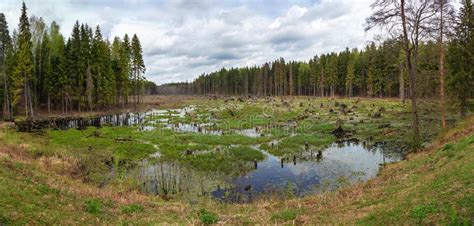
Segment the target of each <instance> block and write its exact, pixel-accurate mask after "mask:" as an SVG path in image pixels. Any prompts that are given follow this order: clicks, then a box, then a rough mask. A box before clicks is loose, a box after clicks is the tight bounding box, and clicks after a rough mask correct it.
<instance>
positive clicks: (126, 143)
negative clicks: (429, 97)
mask: <svg viewBox="0 0 474 226" xmlns="http://www.w3.org/2000/svg"><path fill="white" fill-rule="evenodd" d="M193 101H194V100H190V101H188V102H187V104H189V103H193V104H197V105H198V109H199V112H203V113H209V112H213V111H215V112H219V111H221V110H219V109H221V108H222V109H225V108H226V107H233V108H235V109H236V110H235V111H236V112H237V116H238V117H239V118H240V119H245V118H246V117H247V116H252V115H254V114H257V113H258V111H259V110H262V108H263V107H259V106H263V105H262V102H263V101H260V100H259V101H257V102H255V103H251V102H250V103H246V102H244V103H241V102H236V101H234V102H228V103H224V101H215V102H212V101H207V100H198V101H195V102H193ZM335 101H339V102H344V103H345V104H346V105H347V106H348V108H351V107H352V106H355V105H356V102H357V100H335ZM335 101H332V100H327V99H314V100H313V99H311V100H307V99H306V98H301V99H296V101H294V102H295V103H290V105H291V106H290V107H289V108H287V107H284V106H283V105H282V104H281V103H280V102H279V101H274V103H272V104H275V105H277V104H278V105H280V107H277V109H276V111H275V113H274V115H272V116H271V117H272V118H271V121H272V123H274V124H279V123H281V124H284V123H286V122H287V121H288V120H295V121H298V124H297V125H298V126H299V127H300V129H301V127H303V126H302V125H304V124H305V125H307V126H304V128H305V129H307V130H305V131H307V132H305V133H303V134H301V133H300V134H298V132H297V133H296V135H291V136H290V135H279V136H274V137H276V138H278V140H279V145H278V147H275V146H274V147H273V148H272V147H271V146H270V145H267V142H269V141H270V140H269V138H268V137H267V136H264V137H258V138H252V137H245V136H242V135H238V134H229V135H225V136H212V135H201V134H196V133H176V132H173V131H170V130H159V131H149V132H138V131H137V129H136V128H133V127H129V128H126V127H103V128H100V129H96V128H88V129H87V130H84V131H78V130H67V131H47V132H46V133H42V134H26V133H17V132H14V131H13V130H11V129H8V128H5V127H2V128H1V132H0V144H1V145H0V194H2V198H1V199H0V224H129V223H134V224H157V223H164V224H166V223H168V224H169V223H178V224H193V223H203V224H205V223H210V224H213V223H228V224H265V223H267V224H268V223H275V222H277V223H280V224H284V223H292V222H296V223H306V224H329V223H339V224H364V225H365V224H369V225H381V224H456V225H459V224H466V225H469V224H472V222H474V189H473V188H474V118H473V117H471V118H468V119H466V120H464V121H462V122H460V123H459V125H458V126H456V127H454V128H452V129H450V130H446V131H443V132H442V133H441V134H440V135H437V136H435V135H433V134H436V133H438V132H437V131H438V128H437V127H436V123H433V122H431V124H433V125H431V127H425V128H428V129H425V130H424V135H426V137H428V138H429V139H431V141H430V142H428V141H425V149H424V151H421V152H419V153H413V154H410V155H409V156H408V159H407V160H406V161H402V162H398V163H391V164H387V165H386V166H385V167H384V169H383V170H382V171H381V172H380V174H379V176H378V177H376V178H374V179H372V180H370V181H368V182H366V183H360V184H356V185H352V186H348V187H344V188H341V189H339V190H337V191H335V192H327V193H322V194H319V195H313V196H308V197H304V198H292V199H288V200H279V199H272V198H270V199H265V200H259V201H256V202H254V203H250V204H225V203H220V202H217V201H214V200H210V199H208V198H196V199H193V200H191V201H189V200H182V199H179V198H174V199H171V200H163V199H161V197H158V196H153V195H148V194H142V193H139V192H137V189H135V185H133V182H130V181H129V179H128V178H127V176H126V175H127V171H126V170H123V171H122V172H121V171H120V170H119V172H118V175H119V176H118V177H117V178H115V179H112V180H115V181H111V182H110V183H109V185H108V186H105V187H100V186H99V185H101V184H102V182H103V181H104V177H105V178H108V177H109V165H108V164H110V162H112V163H113V165H115V167H119V168H124V169H125V168H127V167H133V165H134V164H135V163H136V162H137V161H140V160H141V159H143V158H148V157H149V155H150V154H151V153H153V152H155V151H156V149H155V147H154V145H157V146H158V148H159V150H160V152H161V153H162V154H163V156H164V157H166V158H170V159H173V160H176V161H182V162H183V163H186V164H189V165H190V166H192V167H194V169H200V170H209V169H212V170H217V171H223V172H235V171H236V169H237V171H238V172H244V171H245V170H246V169H247V168H252V167H253V165H252V161H253V160H255V159H257V160H260V159H262V158H264V157H265V156H263V155H262V154H261V153H260V152H258V151H255V150H254V149H253V148H252V146H253V145H259V144H264V145H267V150H269V151H271V152H272V153H278V154H279V155H285V154H289V153H294V152H296V151H297V149H304V144H305V142H308V143H309V144H310V146H311V147H323V146H324V145H325V144H329V143H331V142H332V141H333V140H332V139H333V138H332V137H331V136H330V135H329V132H330V131H331V130H332V129H333V128H335V127H336V123H337V122H336V121H337V120H338V118H339V119H342V121H343V128H345V129H348V130H355V131H354V134H355V136H357V137H360V138H364V137H368V136H372V137H373V139H374V140H377V139H384V140H397V137H398V138H400V137H405V136H406V134H405V135H403V134H404V133H403V128H405V127H406V126H407V125H408V120H409V114H408V113H406V111H407V106H406V104H402V103H400V102H397V101H392V100H375V101H369V100H361V101H360V102H359V103H358V104H357V108H356V109H357V110H356V115H350V114H349V115H344V114H341V113H340V112H339V113H329V109H331V108H332V109H333V111H334V109H336V106H335ZM300 102H302V103H303V104H302V105H300ZM207 103H210V104H209V105H206V104H207ZM320 103H323V105H324V107H323V108H320V107H319V106H320ZM200 104H201V105H202V106H201V105H200ZM246 105H250V106H248V107H247V106H246ZM311 105H313V107H311ZM382 105H383V106H384V108H385V111H384V112H383V113H382V118H371V117H368V114H369V113H373V112H374V111H378V110H380V106H382ZM314 106H316V107H314ZM213 108H219V109H218V110H216V109H213ZM306 108H315V109H316V110H315V111H316V112H315V113H311V115H309V116H308V117H306V118H304V117H301V116H302V115H304V114H306V113H304V112H305V110H306ZM316 113H317V114H316ZM215 114H217V113H215ZM229 114H230V113H222V114H220V115H218V116H219V117H221V120H233V119H232V116H230V115H229ZM428 116H429V115H428ZM428 116H427V115H424V116H423V117H424V118H423V119H422V121H423V122H424V123H425V124H428V121H429V120H427V119H426V118H428ZM189 117H191V116H189ZM298 117H301V118H300V119H298ZM318 117H319V119H318ZM350 117H353V119H352V120H351V119H350ZM405 117H408V118H406V119H405ZM430 117H431V116H430ZM203 120H204V119H203ZM360 120H364V123H360ZM384 123H389V124H390V126H389V127H385V128H379V126H380V125H381V124H384ZM430 128H431V129H430ZM95 131H99V132H95ZM297 131H298V129H297ZM265 133H266V132H265ZM270 133H271V132H269V133H268V134H270ZM94 134H96V135H97V134H98V135H99V136H93V135H94ZM230 144H236V145H230ZM186 150H193V151H194V153H195V154H193V155H190V156H188V155H185V151H186ZM108 162H109V163H108ZM130 184H132V185H133V186H130ZM202 210H204V211H202Z"/></svg>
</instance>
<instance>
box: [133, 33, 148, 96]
mask: <svg viewBox="0 0 474 226" xmlns="http://www.w3.org/2000/svg"><path fill="white" fill-rule="evenodd" d="M132 68H133V74H134V76H133V77H134V85H135V96H136V97H137V100H136V101H137V102H136V104H138V103H140V93H141V89H142V88H141V87H142V80H143V78H142V74H143V73H145V63H144V62H143V50H142V46H141V44H140V40H139V39H138V36H137V35H136V34H134V35H133V37H132Z"/></svg>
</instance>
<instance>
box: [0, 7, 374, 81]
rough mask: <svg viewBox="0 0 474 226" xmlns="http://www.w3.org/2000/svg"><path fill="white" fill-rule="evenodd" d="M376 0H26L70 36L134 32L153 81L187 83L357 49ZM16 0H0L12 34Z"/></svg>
mask: <svg viewBox="0 0 474 226" xmlns="http://www.w3.org/2000/svg"><path fill="white" fill-rule="evenodd" d="M373 1H374V0H286V1H285V0H216V1H214V0H115V1H114V0H25V3H26V5H27V7H28V16H32V15H35V16H37V17H43V18H44V20H45V21H46V23H47V24H50V23H51V22H52V21H53V20H55V21H56V22H57V23H59V25H60V26H61V33H62V34H63V35H64V36H65V37H69V36H70V34H71V31H72V26H73V24H74V22H75V21H76V20H79V22H80V23H87V24H89V25H90V26H92V27H95V26H96V25H100V27H101V30H102V35H103V36H104V37H107V38H109V39H110V40H112V39H113V37H115V36H119V37H123V36H124V35H125V33H127V34H129V35H133V34H135V33H136V34H137V35H138V37H139V38H140V41H141V44H142V48H143V54H144V61H145V66H146V73H145V76H146V78H147V79H149V80H151V81H154V82H155V83H157V84H163V83H169V82H184V81H192V80H193V79H194V78H196V77H198V76H199V75H200V74H202V73H209V72H213V71H216V70H219V69H221V68H222V67H226V68H230V67H242V66H254V65H262V64H264V63H265V62H269V61H273V60H275V59H278V58H280V57H283V58H285V60H287V61H293V60H300V61H307V60H309V59H310V58H312V57H313V56H314V55H316V54H322V53H328V52H332V51H341V50H344V49H345V48H346V47H349V48H354V47H358V48H361V47H363V46H364V45H366V44H367V42H368V41H370V40H372V38H373V35H372V34H370V33H366V32H365V31H364V29H363V28H364V22H365V18H366V17H367V16H368V15H370V13H371V9H370V4H371V3H373ZM21 2H22V1H21V0H0V12H3V13H4V14H5V16H6V18H7V22H8V24H9V28H10V30H13V29H14V28H17V27H18V20H19V17H20V8H21Z"/></svg>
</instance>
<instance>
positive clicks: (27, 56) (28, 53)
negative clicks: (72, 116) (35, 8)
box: [13, 2, 34, 117]
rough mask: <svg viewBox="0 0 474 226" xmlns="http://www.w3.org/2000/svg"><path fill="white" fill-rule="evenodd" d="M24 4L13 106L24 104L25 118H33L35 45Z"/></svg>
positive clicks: (20, 25) (14, 79) (14, 81)
mask: <svg viewBox="0 0 474 226" xmlns="http://www.w3.org/2000/svg"><path fill="white" fill-rule="evenodd" d="M26 9H27V8H26V5H25V3H24V2H23V5H22V8H21V16H20V23H19V30H18V31H19V33H18V57H17V65H16V68H15V73H14V78H13V86H14V89H13V105H14V106H19V105H20V104H21V103H23V106H24V108H25V116H26V117H31V116H33V103H32V94H31V84H30V82H31V78H32V76H33V67H34V65H33V53H32V49H33V45H32V43H31V33H30V23H29V21H28V16H27V13H26Z"/></svg>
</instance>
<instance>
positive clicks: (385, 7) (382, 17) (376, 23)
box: [365, 0, 436, 146]
mask: <svg viewBox="0 0 474 226" xmlns="http://www.w3.org/2000/svg"><path fill="white" fill-rule="evenodd" d="M432 6H433V2H432V1H430V0H376V1H375V2H374V3H373V4H372V5H371V7H372V9H373V10H374V12H373V14H372V15H371V16H370V17H368V18H367V19H366V22H367V24H366V28H365V29H366V31H368V30H371V29H373V28H375V27H380V28H383V29H388V31H389V32H391V33H395V34H401V37H402V40H401V41H402V48H403V50H404V51H405V64H406V68H407V71H408V75H409V76H408V77H409V83H410V97H411V103H412V122H413V125H412V127H413V140H414V145H415V146H418V145H419V142H420V122H419V117H418V107H417V95H416V74H417V68H416V66H417V61H418V45H419V42H420V40H423V39H424V38H427V37H428V36H429V34H430V31H431V29H430V27H429V25H430V20H432V18H433V17H434V16H435V15H436V10H435V7H432Z"/></svg>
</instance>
